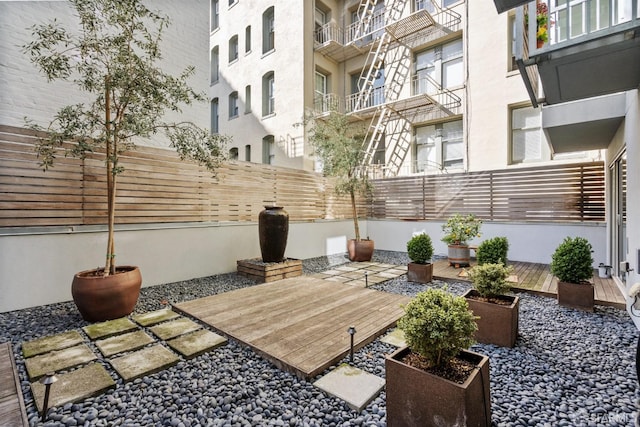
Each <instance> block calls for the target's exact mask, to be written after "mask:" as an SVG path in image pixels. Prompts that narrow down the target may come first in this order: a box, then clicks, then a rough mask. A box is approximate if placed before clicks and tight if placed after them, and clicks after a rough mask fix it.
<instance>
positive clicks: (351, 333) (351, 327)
mask: <svg viewBox="0 0 640 427" xmlns="http://www.w3.org/2000/svg"><path fill="white" fill-rule="evenodd" d="M347 332H349V335H351V349H350V350H349V361H350V362H351V363H353V336H354V335H355V334H356V328H355V326H349V329H347Z"/></svg>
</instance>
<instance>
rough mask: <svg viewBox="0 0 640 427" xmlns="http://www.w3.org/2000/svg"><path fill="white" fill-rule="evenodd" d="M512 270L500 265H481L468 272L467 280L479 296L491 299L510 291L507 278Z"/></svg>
mask: <svg viewBox="0 0 640 427" xmlns="http://www.w3.org/2000/svg"><path fill="white" fill-rule="evenodd" d="M511 271H512V269H511V268H510V267H505V266H504V265H503V264H501V263H491V264H482V265H477V266H475V267H473V268H472V269H471V270H469V271H468V274H469V280H471V283H472V284H473V287H474V289H475V290H476V291H478V293H479V294H480V295H482V296H483V297H485V298H493V297H497V296H498V295H503V294H505V293H507V292H509V291H510V290H511V285H510V284H509V283H508V282H507V277H509V275H510V274H511Z"/></svg>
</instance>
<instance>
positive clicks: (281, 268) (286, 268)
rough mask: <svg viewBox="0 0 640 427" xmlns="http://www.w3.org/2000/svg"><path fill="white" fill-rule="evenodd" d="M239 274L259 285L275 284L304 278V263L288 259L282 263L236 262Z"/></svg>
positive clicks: (257, 260) (256, 260)
mask: <svg viewBox="0 0 640 427" xmlns="http://www.w3.org/2000/svg"><path fill="white" fill-rule="evenodd" d="M236 264H237V268H238V274H239V275H240V276H244V277H248V278H249V279H253V280H256V281H257V282H259V283H266V282H275V281H276V280H281V279H286V278H288V277H297V276H302V261H301V260H299V259H292V258H287V259H286V260H284V261H282V262H267V263H265V262H262V259H260V258H254V259H243V260H240V261H236Z"/></svg>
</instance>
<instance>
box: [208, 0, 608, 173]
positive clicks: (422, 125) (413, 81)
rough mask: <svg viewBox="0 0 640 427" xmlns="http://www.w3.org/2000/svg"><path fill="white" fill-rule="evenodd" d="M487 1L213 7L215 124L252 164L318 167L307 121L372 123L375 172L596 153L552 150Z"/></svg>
mask: <svg viewBox="0 0 640 427" xmlns="http://www.w3.org/2000/svg"><path fill="white" fill-rule="evenodd" d="M514 31H515V14H514V13H511V14H498V13H497V12H496V10H495V8H494V7H493V5H492V4H491V2H490V1H489V0H480V1H477V2H467V1H461V0H386V1H384V0H378V1H374V0H369V1H367V0H314V1H308V2H302V3H301V2H294V1H292V0H288V1H281V2H278V3H277V4H276V2H275V1H271V2H257V1H251V0H229V1H222V0H211V79H210V80H211V86H210V98H211V128H212V130H213V131H214V132H220V133H226V134H230V135H233V136H234V143H233V144H232V146H231V147H230V150H229V155H230V157H231V158H232V159H237V160H240V161H253V162H262V163H270V164H274V165H281V166H289V167H297V168H303V169H313V168H314V160H313V155H312V154H313V153H312V150H311V148H310V147H309V146H308V144H307V143H306V138H305V133H304V127H302V126H296V124H297V123H300V122H301V120H302V117H303V116H304V115H305V114H310V113H312V114H314V115H315V116H316V117H319V118H321V117H322V116H323V115H325V114H328V113H329V112H330V111H338V112H341V113H346V114H348V115H349V116H350V117H351V118H352V120H354V121H362V122H364V123H365V124H366V125H367V126H368V129H369V132H368V138H367V140H368V144H367V161H368V163H369V164H370V165H372V166H371V171H372V173H373V174H374V175H375V176H380V177H382V176H384V177H388V176H397V175H408V174H416V173H420V174H422V173H427V174H430V173H450V172H461V171H477V170H490V169H501V168H508V167H519V166H522V165H526V166H531V165H533V164H539V163H545V162H551V161H565V162H566V161H569V162H570V161H576V160H577V161H586V160H589V159H598V158H599V156H600V152H598V151H593V152H580V153H572V154H565V155H554V154H553V153H552V152H551V150H550V149H549V145H548V142H547V140H546V137H545V135H544V133H543V132H542V128H541V109H540V108H534V107H533V106H532V104H531V101H530V100H529V97H528V93H527V89H526V87H525V85H524V83H523V81H522V79H521V78H520V76H519V73H518V68H517V66H516V63H515V57H514V54H515V52H514V42H515V33H514Z"/></svg>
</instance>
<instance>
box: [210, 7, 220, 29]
mask: <svg viewBox="0 0 640 427" xmlns="http://www.w3.org/2000/svg"><path fill="white" fill-rule="evenodd" d="M218 25H220V1H219V0H211V31H213V30H216V29H217V28H218Z"/></svg>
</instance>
